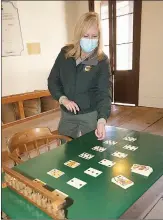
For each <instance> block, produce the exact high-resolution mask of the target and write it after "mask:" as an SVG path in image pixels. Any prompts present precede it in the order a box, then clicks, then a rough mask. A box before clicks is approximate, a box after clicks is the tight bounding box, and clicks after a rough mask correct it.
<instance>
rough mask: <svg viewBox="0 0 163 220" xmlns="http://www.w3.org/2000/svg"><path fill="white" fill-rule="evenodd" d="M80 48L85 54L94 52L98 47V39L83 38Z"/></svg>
mask: <svg viewBox="0 0 163 220" xmlns="http://www.w3.org/2000/svg"><path fill="white" fill-rule="evenodd" d="M80 46H81V48H82V50H83V51H84V52H85V53H90V52H92V51H93V50H94V49H95V48H96V47H97V46H98V39H89V38H84V37H83V38H81V40H80Z"/></svg>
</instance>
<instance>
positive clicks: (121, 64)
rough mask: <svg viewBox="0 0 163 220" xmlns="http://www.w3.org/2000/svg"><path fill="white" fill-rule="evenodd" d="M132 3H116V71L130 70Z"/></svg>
mask: <svg viewBox="0 0 163 220" xmlns="http://www.w3.org/2000/svg"><path fill="white" fill-rule="evenodd" d="M133 2H134V1H116V16H115V19H116V39H115V40H116V70H132V60H133Z"/></svg>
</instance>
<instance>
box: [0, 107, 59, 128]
mask: <svg viewBox="0 0 163 220" xmlns="http://www.w3.org/2000/svg"><path fill="white" fill-rule="evenodd" d="M59 110H60V108H56V109H52V110H49V111H47V112H42V113H40V114H38V115H33V116H30V117H27V118H23V119H20V120H17V121H14V122H10V123H7V124H3V125H2V130H3V129H5V128H8V127H11V126H13V125H17V124H21V123H24V122H27V121H30V120H33V119H36V118H40V117H43V116H45V115H48V114H51V113H53V112H57V111H59Z"/></svg>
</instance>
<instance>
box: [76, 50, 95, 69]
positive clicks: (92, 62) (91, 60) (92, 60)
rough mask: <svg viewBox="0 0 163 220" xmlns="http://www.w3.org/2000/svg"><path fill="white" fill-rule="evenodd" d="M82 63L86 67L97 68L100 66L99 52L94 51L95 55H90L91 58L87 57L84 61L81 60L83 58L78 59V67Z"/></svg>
mask: <svg viewBox="0 0 163 220" xmlns="http://www.w3.org/2000/svg"><path fill="white" fill-rule="evenodd" d="M80 63H82V64H84V65H90V66H96V65H97V64H98V58H97V52H96V51H94V52H93V53H91V54H90V55H89V57H87V58H86V59H84V60H81V58H78V59H77V60H76V66H77V65H79V64H80Z"/></svg>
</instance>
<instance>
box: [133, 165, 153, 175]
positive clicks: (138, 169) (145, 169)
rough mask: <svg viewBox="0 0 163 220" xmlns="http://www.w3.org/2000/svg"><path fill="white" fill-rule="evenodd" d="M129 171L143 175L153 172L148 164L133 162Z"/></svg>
mask: <svg viewBox="0 0 163 220" xmlns="http://www.w3.org/2000/svg"><path fill="white" fill-rule="evenodd" d="M131 172H133V173H137V174H140V175H143V176H149V175H150V174H151V173H152V172H153V169H152V167H150V166H145V165H141V164H133V166H132V167H131Z"/></svg>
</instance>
